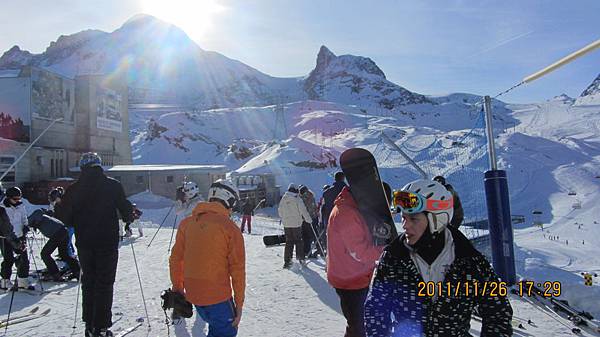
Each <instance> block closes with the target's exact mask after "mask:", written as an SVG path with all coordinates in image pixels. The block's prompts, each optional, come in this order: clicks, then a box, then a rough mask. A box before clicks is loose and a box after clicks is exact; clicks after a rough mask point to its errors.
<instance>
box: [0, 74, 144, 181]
mask: <svg viewBox="0 0 600 337" xmlns="http://www.w3.org/2000/svg"><path fill="white" fill-rule="evenodd" d="M127 105H128V89H127V83H126V81H125V80H124V79H123V78H121V77H119V76H114V75H111V76H107V75H81V76H76V77H75V78H67V77H64V76H61V75H59V74H56V73H53V72H50V71H48V70H45V69H42V68H38V67H32V66H27V67H23V68H21V69H18V70H11V71H2V73H0V172H2V173H4V172H5V171H6V169H8V168H9V167H10V166H11V164H13V163H14V162H15V161H17V160H18V158H19V157H20V156H21V155H22V154H23V153H25V151H26V149H27V148H28V147H29V146H30V145H31V143H32V142H33V141H34V140H35V139H36V138H37V137H38V136H40V135H41V134H42V132H43V131H44V130H45V129H46V128H47V127H48V126H49V125H50V124H51V123H53V121H55V120H56V122H54V124H53V125H52V126H51V127H50V128H49V129H48V131H47V132H46V133H45V134H44V135H43V136H42V137H41V138H40V139H39V141H38V142H37V143H35V144H34V146H33V147H32V148H31V149H30V150H29V151H28V152H27V153H26V154H25V156H24V157H23V158H22V159H21V160H20V161H19V162H18V163H17V165H16V166H15V167H14V168H13V169H11V170H10V172H9V173H8V174H7V175H6V176H5V177H4V178H3V179H2V182H3V184H4V185H5V186H8V187H10V186H15V185H16V186H24V185H25V183H36V182H40V181H52V180H57V179H58V178H62V177H67V176H68V175H69V173H68V171H69V168H71V167H74V166H77V164H78V160H79V157H80V156H81V154H82V153H84V152H89V151H93V152H97V153H98V154H100V156H101V157H102V161H103V165H107V166H114V165H128V164H131V162H132V160H131V145H130V141H129V116H128V108H127ZM2 173H0V174H2Z"/></svg>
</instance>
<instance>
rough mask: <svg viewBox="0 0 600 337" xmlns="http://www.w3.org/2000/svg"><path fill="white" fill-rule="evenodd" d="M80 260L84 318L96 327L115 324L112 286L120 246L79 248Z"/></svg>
mask: <svg viewBox="0 0 600 337" xmlns="http://www.w3.org/2000/svg"><path fill="white" fill-rule="evenodd" d="M77 251H78V253H79V262H80V263H81V270H82V272H83V273H82V274H81V292H82V307H83V308H82V318H83V321H84V322H85V323H87V324H89V325H91V326H92V327H94V328H108V327H110V326H112V302H113V285H114V283H115V277H116V275H117V262H118V260H119V250H118V248H116V247H115V248H112V247H109V248H106V247H102V248H84V247H77Z"/></svg>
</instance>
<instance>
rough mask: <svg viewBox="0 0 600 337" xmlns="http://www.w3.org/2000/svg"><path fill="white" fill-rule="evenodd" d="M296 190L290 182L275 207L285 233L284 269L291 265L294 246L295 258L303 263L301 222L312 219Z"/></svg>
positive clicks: (294, 185)
mask: <svg viewBox="0 0 600 337" xmlns="http://www.w3.org/2000/svg"><path fill="white" fill-rule="evenodd" d="M298 192H299V191H298V187H296V184H293V183H292V184H290V185H289V186H288V190H287V191H286V192H285V193H284V194H283V196H282V197H281V200H280V201H279V207H278V209H277V211H278V213H279V217H280V218H281V222H282V223H283V231H284V233H285V250H284V254H283V268H286V269H287V268H290V267H291V266H292V254H293V253H294V246H295V247H296V259H298V261H299V262H300V263H301V264H304V263H305V260H304V246H303V245H304V243H303V242H302V222H304V221H306V222H308V221H312V219H311V217H310V214H308V210H307V209H306V206H304V202H303V201H302V199H301V198H300V196H299V195H298Z"/></svg>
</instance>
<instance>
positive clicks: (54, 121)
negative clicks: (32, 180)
mask: <svg viewBox="0 0 600 337" xmlns="http://www.w3.org/2000/svg"><path fill="white" fill-rule="evenodd" d="M61 120H62V118H58V119H55V120H53V121H52V123H50V125H48V127H46V128H45V129H44V131H42V133H40V135H39V136H37V138H36V139H35V140H34V141H33V142H31V143H30V144H29V146H27V148H26V149H25V151H23V153H22V154H21V155H20V156H19V158H17V160H15V161H14V162H13V163H12V165H10V167H9V168H8V169H6V171H4V173H2V175H1V176H0V181H2V179H4V177H5V176H6V175H7V174H8V172H10V170H12V169H13V168H14V167H15V166H16V165H17V163H19V161H21V159H23V157H25V154H27V152H29V150H30V149H31V148H32V147H33V146H34V145H35V143H37V141H38V140H40V138H42V136H43V135H44V134H45V133H46V131H48V130H50V128H51V127H52V125H54V123H56V122H58V121H61Z"/></svg>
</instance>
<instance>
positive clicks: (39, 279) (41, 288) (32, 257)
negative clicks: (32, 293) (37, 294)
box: [21, 237, 44, 293]
mask: <svg viewBox="0 0 600 337" xmlns="http://www.w3.org/2000/svg"><path fill="white" fill-rule="evenodd" d="M25 239H27V237H25ZM32 241H33V239H32ZM26 249H27V248H26ZM29 253H30V254H29V255H31V260H32V261H33V268H35V274H36V275H37V278H38V283H39V284H40V290H41V292H42V293H43V292H44V284H43V282H42V277H41V275H40V270H39V269H38V266H37V263H36V262H35V255H34V254H33V243H32V244H31V249H29ZM21 263H22V262H21Z"/></svg>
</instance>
